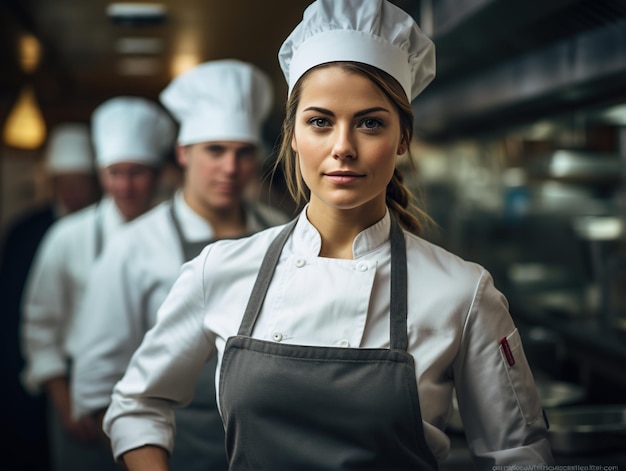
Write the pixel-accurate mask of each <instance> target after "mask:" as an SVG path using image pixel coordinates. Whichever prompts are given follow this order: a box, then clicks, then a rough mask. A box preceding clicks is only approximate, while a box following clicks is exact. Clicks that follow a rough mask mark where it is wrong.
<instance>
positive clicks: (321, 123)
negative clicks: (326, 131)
mask: <svg viewBox="0 0 626 471" xmlns="http://www.w3.org/2000/svg"><path fill="white" fill-rule="evenodd" d="M309 124H310V125H311V126H315V127H316V128H323V127H325V126H327V125H328V120H327V119H326V118H311V119H310V120H309Z"/></svg>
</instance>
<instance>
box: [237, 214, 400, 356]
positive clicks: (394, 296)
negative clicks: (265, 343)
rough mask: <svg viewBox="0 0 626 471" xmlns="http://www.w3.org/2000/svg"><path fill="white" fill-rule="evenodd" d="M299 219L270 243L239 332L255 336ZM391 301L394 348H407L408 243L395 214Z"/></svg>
mask: <svg viewBox="0 0 626 471" xmlns="http://www.w3.org/2000/svg"><path fill="white" fill-rule="evenodd" d="M297 221H298V219H297V218H296V219H294V220H292V221H291V222H290V223H288V224H287V225H286V226H285V227H284V228H283V229H282V231H281V232H280V233H279V234H278V235H277V236H276V238H275V239H274V240H273V241H272V243H271V244H270V246H269V248H268V250H267V253H266V254H265V258H264V259H263V262H262V263H261V267H260V268H259V274H258V275H257V278H256V281H255V283H254V287H253V288H252V293H251V294H250V299H249V300H248V305H247V306H246V311H245V313H244V315H243V320H242V321H241V324H240V326H239V332H238V335H240V336H245V337H251V336H252V330H253V328H254V325H255V324H256V320H257V318H258V316H259V313H260V312H261V307H262V305H263V301H264V300H265V295H266V293H267V289H268V287H269V285H270V283H271V281H272V276H273V275H274V270H275V269H276V265H278V260H279V258H280V254H281V252H282V249H283V246H284V245H285V243H286V242H287V239H288V238H289V235H290V234H291V232H292V231H293V228H294V227H295V226H296V223H297ZM389 241H390V243H391V300H390V315H389V339H390V340H389V346H390V348H391V349H392V350H402V351H406V350H407V348H408V345H409V342H408V334H407V266H406V242H405V240H404V233H403V231H402V228H401V227H400V225H399V224H398V222H397V221H396V220H395V218H394V217H393V216H391V230H390V234H389Z"/></svg>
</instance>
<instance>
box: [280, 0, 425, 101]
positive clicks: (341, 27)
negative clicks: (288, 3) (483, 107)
mask: <svg viewBox="0 0 626 471" xmlns="http://www.w3.org/2000/svg"><path fill="white" fill-rule="evenodd" d="M278 59H279V62H280V66H281V68H282V70H283V73H284V74H285V78H286V79H287V83H288V85H289V93H290V94H291V90H292V89H293V86H294V85H295V83H296V82H297V81H298V79H299V78H300V77H301V76H302V75H304V73H305V72H306V71H307V70H309V69H311V68H312V67H315V66H316V65H320V64H324V63H327V62H334V61H352V62H362V63H365V64H369V65H372V66H375V67H377V68H379V69H381V70H383V71H385V72H387V73H388V74H389V75H391V76H392V77H394V78H395V79H396V80H397V81H398V82H399V83H400V85H402V88H404V91H405V92H406V95H407V97H408V98H409V101H412V100H413V99H414V98H415V97H416V96H417V95H419V94H420V93H421V92H422V90H424V88H426V86H427V85H428V84H429V83H430V82H431V80H432V79H433V78H434V77H435V46H434V44H433V42H432V41H431V40H430V39H429V38H428V37H427V36H426V35H425V34H424V33H423V32H422V30H421V29H420V28H419V26H418V25H417V24H416V23H415V20H414V19H413V18H412V17H411V16H410V15H409V14H408V13H406V12H405V11H404V10H402V9H400V8H398V7H397V6H395V5H393V4H391V3H389V2H388V1H386V0H366V1H363V0H317V1H316V2H314V3H312V4H311V5H309V7H307V9H306V10H305V11H304V15H303V17H302V21H301V22H300V24H298V26H296V28H295V29H294V30H293V31H292V32H291V34H290V35H289V37H288V38H287V39H286V40H285V42H284V43H283V45H282V46H281V48H280V51H279V53H278Z"/></svg>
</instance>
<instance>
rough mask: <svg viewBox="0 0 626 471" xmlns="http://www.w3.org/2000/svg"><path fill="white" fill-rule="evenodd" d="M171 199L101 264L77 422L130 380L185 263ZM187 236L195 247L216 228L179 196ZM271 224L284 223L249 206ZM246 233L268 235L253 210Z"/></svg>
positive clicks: (87, 310) (86, 309) (86, 323)
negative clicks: (131, 365) (136, 355)
mask: <svg viewBox="0 0 626 471" xmlns="http://www.w3.org/2000/svg"><path fill="white" fill-rule="evenodd" d="M171 204H172V202H171V201H166V202H163V203H161V204H160V205H159V206H157V207H156V208H154V209H153V210H151V211H150V212H148V213H146V214H144V215H143V216H141V217H140V218H138V219H136V220H135V221H133V222H131V223H129V224H128V225H127V226H126V227H124V229H123V230H121V231H120V232H119V233H118V234H116V236H115V237H114V238H113V240H112V241H111V242H110V244H109V245H108V246H107V250H106V251H105V252H104V254H103V256H102V257H101V258H100V260H99V261H98V263H96V265H95V266H94V268H93V270H92V272H91V276H90V279H89V282H88V285H87V289H86V294H85V297H84V299H83V303H82V306H81V309H80V310H79V315H78V317H79V323H78V325H79V330H80V332H81V336H80V341H79V342H78V343H77V346H76V349H77V351H76V354H75V359H74V363H73V375H72V378H73V379H72V400H73V404H72V407H73V413H74V415H75V416H77V417H82V416H86V415H89V414H91V413H93V412H95V411H98V410H101V409H104V408H106V407H107V406H108V405H109V402H110V401H111V392H112V391H113V386H115V383H116V382H117V381H118V380H119V379H120V378H121V377H122V376H123V375H124V371H125V370H126V366H127V365H128V362H129V361H130V358H131V356H132V354H133V352H134V351H135V350H136V349H137V347H138V346H139V344H140V343H141V340H142V339H143V336H144V334H145V333H146V331H147V330H149V329H150V328H151V327H152V326H153V325H154V324H155V323H156V314H157V311H158V308H159V306H161V304H162V303H163V301H164V299H165V297H166V296H167V293H168V292H169V290H170V288H171V287H172V285H173V284H174V281H176V278H177V277H178V274H179V271H180V267H181V265H182V264H183V262H184V261H185V260H184V258H183V252H182V249H181V242H180V240H179V238H178V234H177V232H176V230H175V228H174V225H173V223H172V217H171V214H170V210H171V208H170V206H171ZM173 204H174V209H175V212H176V216H177V218H178V220H179V224H180V227H181V231H182V233H183V236H184V237H185V239H186V240H188V241H190V242H195V241H204V240H209V239H212V238H213V237H214V233H213V229H212V228H211V226H210V225H209V223H208V222H207V221H206V220H205V219H203V218H202V217H200V216H199V215H198V214H197V213H196V212H194V211H193V210H192V209H191V208H190V207H189V206H188V205H187V203H186V202H185V200H184V198H183V195H182V192H181V191H178V192H177V193H176V195H175V197H174V199H173ZM248 205H249V207H253V206H254V208H255V209H256V211H258V212H259V213H260V214H261V216H262V217H263V218H264V219H265V221H266V222H267V223H268V224H270V225H278V224H283V223H285V222H286V221H287V218H286V217H285V216H284V215H283V214H282V213H280V212H278V211H276V210H274V209H272V208H270V207H268V206H265V205H262V204H259V203H252V202H249V203H248ZM246 228H247V230H248V231H250V232H251V233H252V232H258V231H259V230H261V229H263V227H261V225H260V221H258V219H257V218H256V217H254V215H253V213H252V211H247V213H246Z"/></svg>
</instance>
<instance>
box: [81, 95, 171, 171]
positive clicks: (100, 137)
mask: <svg viewBox="0 0 626 471" xmlns="http://www.w3.org/2000/svg"><path fill="white" fill-rule="evenodd" d="M91 126H92V135H93V143H94V148H95V151H96V160H97V162H98V164H99V165H100V166H101V167H108V166H109V165H112V164H115V163H119V162H135V163H140V164H145V165H150V166H153V167H158V166H160V165H161V164H162V163H163V161H164V157H165V154H166V151H167V149H168V148H170V147H171V146H172V145H173V143H174V132H175V125H174V122H173V121H172V119H171V118H170V116H169V115H168V114H167V112H166V111H165V110H163V109H162V108H161V107H160V106H159V105H158V104H156V103H154V102H152V101H150V100H147V99H145V98H140V97H129V96H120V97H116V98H112V99H110V100H107V101H105V102H104V103H102V104H101V105H100V106H98V108H96V110H95V111H94V112H93V114H92V118H91Z"/></svg>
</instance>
